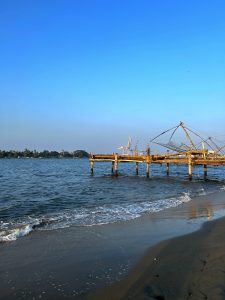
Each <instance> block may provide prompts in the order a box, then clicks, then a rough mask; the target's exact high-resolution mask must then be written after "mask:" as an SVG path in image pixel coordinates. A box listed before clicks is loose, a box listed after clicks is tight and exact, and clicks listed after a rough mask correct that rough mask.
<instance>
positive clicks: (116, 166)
mask: <svg viewBox="0 0 225 300" xmlns="http://www.w3.org/2000/svg"><path fill="white" fill-rule="evenodd" d="M114 170H115V176H116V177H118V153H116V154H115V162H114Z"/></svg>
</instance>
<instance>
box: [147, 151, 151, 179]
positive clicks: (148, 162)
mask: <svg viewBox="0 0 225 300" xmlns="http://www.w3.org/2000/svg"><path fill="white" fill-rule="evenodd" d="M146 152H147V156H146V177H147V178H148V177H149V169H150V167H149V165H150V147H149V146H147V149H146Z"/></svg>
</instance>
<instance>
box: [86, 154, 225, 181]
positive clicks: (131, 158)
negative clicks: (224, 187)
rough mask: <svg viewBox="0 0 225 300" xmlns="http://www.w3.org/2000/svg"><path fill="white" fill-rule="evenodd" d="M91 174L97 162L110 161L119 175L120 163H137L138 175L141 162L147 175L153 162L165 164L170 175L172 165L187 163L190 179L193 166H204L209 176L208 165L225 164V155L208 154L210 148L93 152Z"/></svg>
mask: <svg viewBox="0 0 225 300" xmlns="http://www.w3.org/2000/svg"><path fill="white" fill-rule="evenodd" d="M89 161H90V167H91V174H93V173H94V163H95V162H109V163H111V165H112V168H111V172H112V174H114V175H115V176H118V170H119V163H135V170H136V175H138V172H139V169H138V167H139V163H145V164H146V176H147V177H149V175H150V169H151V164H165V165H166V174H167V175H169V172H170V165H171V164H176V165H186V166H187V172H188V176H189V178H190V179H192V174H193V166H200V165H202V167H203V174H204V177H206V176H207V166H225V156H220V157H213V156H210V155H208V150H191V151H188V152H185V153H179V154H178V153H172V154H146V155H119V154H118V153H113V154H91V155H90V158H89Z"/></svg>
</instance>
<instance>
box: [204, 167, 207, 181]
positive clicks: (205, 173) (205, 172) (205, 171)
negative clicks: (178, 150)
mask: <svg viewBox="0 0 225 300" xmlns="http://www.w3.org/2000/svg"><path fill="white" fill-rule="evenodd" d="M206 177H207V165H204V179H206Z"/></svg>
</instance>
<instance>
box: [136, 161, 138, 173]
mask: <svg viewBox="0 0 225 300" xmlns="http://www.w3.org/2000/svg"><path fill="white" fill-rule="evenodd" d="M136 175H138V162H136Z"/></svg>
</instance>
